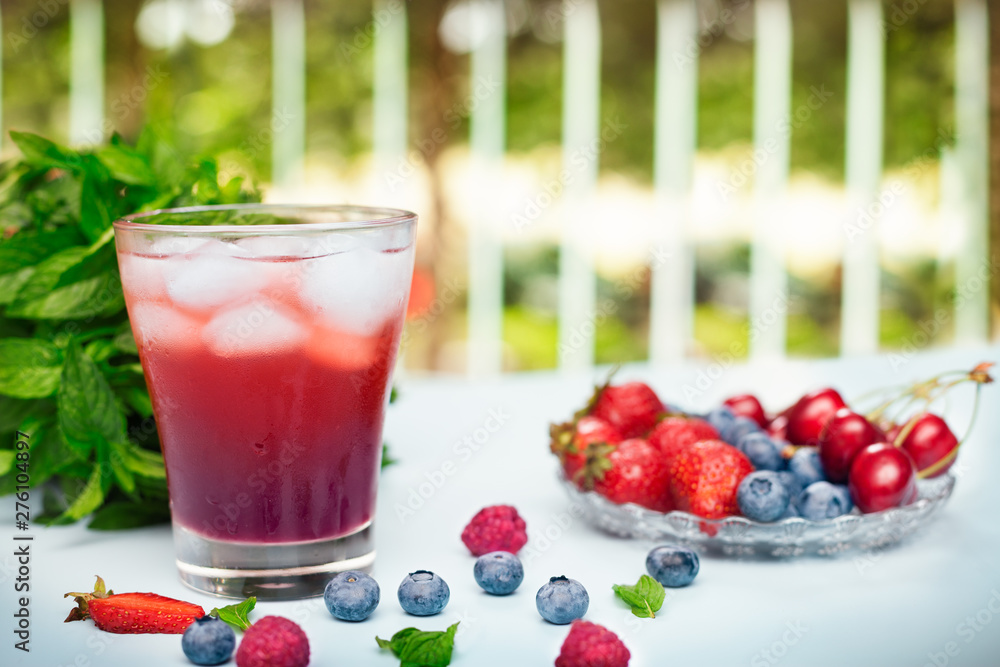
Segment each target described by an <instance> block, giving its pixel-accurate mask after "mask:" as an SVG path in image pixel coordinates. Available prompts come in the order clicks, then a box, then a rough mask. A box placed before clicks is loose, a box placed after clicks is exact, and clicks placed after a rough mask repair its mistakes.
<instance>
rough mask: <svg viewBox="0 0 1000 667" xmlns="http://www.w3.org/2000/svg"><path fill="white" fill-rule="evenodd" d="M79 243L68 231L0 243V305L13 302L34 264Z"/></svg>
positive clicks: (21, 236) (25, 235) (77, 236)
mask: <svg viewBox="0 0 1000 667" xmlns="http://www.w3.org/2000/svg"><path fill="white" fill-rule="evenodd" d="M80 241H82V237H81V236H80V234H79V232H77V231H76V229H74V228H72V227H59V228H58V229H55V230H53V231H49V232H42V233H39V234H36V233H32V232H21V233H19V234H15V235H14V236H12V237H11V238H9V239H5V240H3V241H0V288H2V289H0V303H10V302H11V301H12V300H13V298H14V294H15V293H16V292H17V291H18V290H19V289H20V288H21V285H23V284H24V282H25V281H27V279H28V278H29V277H30V276H31V273H32V271H33V267H34V266H35V265H36V264H38V263H39V262H41V261H43V260H45V259H46V258H47V257H49V256H51V255H54V254H55V253H57V252H60V251H62V250H65V249H67V248H70V247H72V246H74V245H75V244H77V243H79V242H80Z"/></svg>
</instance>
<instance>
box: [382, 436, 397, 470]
mask: <svg viewBox="0 0 1000 667" xmlns="http://www.w3.org/2000/svg"><path fill="white" fill-rule="evenodd" d="M393 463H396V459H394V458H392V456H390V455H389V445H388V444H386V443H384V442H383V443H382V468H385V467H386V466H391V465H392V464H393Z"/></svg>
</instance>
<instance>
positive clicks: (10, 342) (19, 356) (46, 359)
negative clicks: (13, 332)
mask: <svg viewBox="0 0 1000 667" xmlns="http://www.w3.org/2000/svg"><path fill="white" fill-rule="evenodd" d="M62 365H63V360H62V354H61V352H60V351H59V348H57V347H56V346H55V345H53V344H52V343H50V342H48V341H45V340H39V339H33V338H32V339H29V338H3V339H0V394H4V395H6V396H11V397H13V398H44V397H46V396H51V395H52V394H54V393H55V391H56V389H57V388H58V387H59V376H60V374H61V373H62Z"/></svg>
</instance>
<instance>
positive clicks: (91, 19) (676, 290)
mask: <svg viewBox="0 0 1000 667" xmlns="http://www.w3.org/2000/svg"><path fill="white" fill-rule="evenodd" d="M220 1H221V0H220ZM954 1H955V26H956V27H955V79H956V94H955V107H956V108H955V118H956V128H955V130H956V145H955V148H954V159H953V163H954V170H955V181H956V182H957V183H959V184H960V191H959V192H958V195H957V196H956V197H954V198H953V199H954V201H953V202H951V204H950V205H952V206H954V207H955V208H956V211H954V214H953V218H954V219H955V220H957V221H959V223H958V224H961V225H962V226H963V230H962V238H963V246H962V249H961V251H960V253H959V255H958V258H957V261H956V267H957V275H956V279H957V283H958V284H960V285H962V284H968V283H969V282H970V281H974V280H975V279H976V273H977V272H978V271H980V270H981V267H983V266H984V265H986V264H987V254H988V243H987V240H988V236H987V234H988V231H987V225H988V221H987V201H988V199H987V197H988V194H987V163H988V155H987V138H988V103H987V97H988V95H987V90H988V51H989V29H988V21H987V10H986V2H985V0H954ZM470 2H473V3H474V4H473V5H472V7H471V9H470V12H469V15H470V16H471V17H473V18H474V19H475V20H478V21H480V22H481V25H486V26H489V30H488V31H487V32H488V36H487V37H486V38H485V39H484V40H481V42H480V43H479V44H478V46H477V47H476V48H475V49H474V50H473V51H472V53H471V55H470V57H471V68H470V76H471V77H472V80H473V81H477V80H480V78H481V77H486V78H490V77H492V78H493V79H494V80H499V81H500V82H501V87H502V88H505V86H506V30H505V29H504V21H505V11H504V7H503V2H502V0H470ZM908 6H909V5H906V4H905V3H904V5H903V7H904V9H903V10H902V11H904V12H905V11H906V10H905V7H908ZM70 11H71V25H72V29H71V32H70V36H71V41H72V45H71V51H70V52H71V57H72V70H71V85H70V91H71V95H70V117H71V127H70V138H71V140H73V141H84V140H85V139H86V137H85V135H84V132H85V131H86V129H87V128H93V127H99V126H100V125H101V121H102V119H103V108H104V93H103V74H102V73H103V71H104V68H103V52H104V49H105V43H104V38H103V23H104V19H103V7H102V3H101V1H100V0H71V9H70ZM753 11H754V26H755V27H754V30H755V36H754V38H755V50H754V67H755V72H754V110H753V113H754V124H753V127H754V143H755V146H756V147H757V148H758V149H761V150H765V151H766V152H767V153H768V155H769V158H768V159H767V160H765V161H763V163H762V164H761V165H760V166H759V168H758V171H757V173H756V175H755V190H754V207H755V222H754V232H753V238H752V245H751V271H750V306H749V308H750V317H751V321H754V319H760V318H763V317H767V316H773V313H768V312H767V311H768V309H769V308H771V305H772V303H773V302H774V300H775V297H776V295H782V294H786V293H787V283H788V277H787V272H786V270H785V267H784V248H783V246H782V237H781V235H780V234H778V233H775V229H774V227H773V225H774V222H773V221H774V220H775V219H776V218H777V216H775V215H773V211H775V210H776V208H777V207H780V206H782V197H783V194H784V192H785V188H786V185H787V182H788V168H789V152H790V145H791V142H792V141H794V139H795V137H794V136H793V135H791V134H790V133H787V132H786V133H782V132H778V133H776V132H775V128H776V127H778V126H779V124H780V123H781V122H782V120H785V121H787V120H788V119H789V118H790V116H791V113H792V109H791V67H792V58H793V53H792V30H793V28H794V26H793V25H792V20H791V13H790V10H789V4H788V0H756V2H755V3H754V6H753ZM847 11H848V15H849V34H848V62H847V74H848V76H847V137H846V155H845V164H846V180H847V191H848V200H849V204H848V206H847V208H846V209H845V211H844V218H845V223H847V222H850V221H851V219H852V218H856V217H857V211H858V210H859V209H861V208H863V207H865V206H866V205H868V204H870V203H871V202H874V201H876V200H877V199H878V196H879V189H880V187H881V183H882V175H883V169H882V165H883V160H882V143H883V142H882V139H883V127H884V124H885V123H886V122H891V119H886V118H885V114H884V88H885V85H884V84H885V82H884V75H885V63H884V61H885V55H884V43H885V34H886V28H887V26H891V24H889V23H887V21H888V20H889V19H887V17H884V16H883V5H882V3H881V2H880V0H848V1H847ZM562 14H563V29H564V35H563V59H564V80H563V99H564V112H563V130H562V144H563V155H564V160H565V161H566V163H567V165H568V163H569V160H570V156H571V155H572V154H573V153H574V151H575V150H577V149H578V148H580V147H583V146H587V145H589V144H590V143H591V142H593V141H595V140H597V139H598V138H599V133H600V108H599V107H600V104H599V100H600V86H601V80H600V62H601V61H600V58H601V39H600V34H601V33H600V16H599V13H598V8H597V2H596V0H563V5H562ZM657 15H658V18H657V39H658V46H657V65H656V77H655V82H656V83H655V87H656V89H655V98H654V99H653V100H651V101H650V102H651V104H654V105H655V117H656V125H655V150H654V165H653V166H654V174H655V189H656V193H657V196H658V201H659V202H660V206H659V209H658V210H659V215H660V219H661V226H660V228H659V229H658V231H657V238H655V239H651V242H653V243H657V244H658V246H659V247H660V248H661V249H662V251H663V252H662V253H661V256H667V257H669V258H670V259H669V261H661V262H656V263H654V264H653V265H652V266H651V270H652V274H653V275H652V295H651V313H650V322H651V327H650V347H649V349H650V360H651V362H653V363H667V362H672V361H676V360H679V359H682V358H683V357H684V356H685V350H686V346H687V344H688V341H690V340H691V338H692V336H693V313H694V262H693V252H692V246H691V243H690V230H691V229H692V226H693V225H696V224H697V221H695V220H692V219H691V214H690V210H691V206H690V204H691V185H692V172H693V164H694V154H695V150H696V148H697V147H696V145H695V137H696V131H695V130H696V110H697V104H698V101H697V71H698V70H697V53H698V48H697V44H698V40H699V36H700V33H699V30H700V28H699V18H698V14H697V7H696V0H658V2H657ZM373 17H374V18H373V23H374V24H375V25H377V26H378V29H377V31H375V36H374V46H373V49H374V76H375V80H374V100H373V108H374V146H373V152H374V155H375V165H376V168H377V169H382V171H383V172H384V171H385V170H386V169H385V166H386V165H394V164H397V163H398V162H399V160H401V159H404V158H405V156H406V154H407V149H408V134H407V114H408V106H407V103H408V91H407V57H406V53H407V10H406V3H405V2H404V1H403V0H374V6H373ZM897 18H898V17H897ZM904 18H905V17H904ZM893 20H896V18H894V19H893ZM272 25H273V56H272V57H273V66H274V76H273V79H274V90H273V104H274V108H275V110H279V109H280V110H287V112H288V113H287V114H285V115H286V116H288V117H290V118H291V120H290V126H289V127H288V128H286V130H285V131H283V132H280V133H275V136H274V143H273V149H272V150H273V173H272V178H273V181H274V183H276V184H288V183H294V182H296V180H297V179H298V178H299V177H300V174H301V169H302V164H303V157H304V153H305V145H306V141H305V136H306V134H305V132H306V128H305V117H306V115H305V91H306V87H305V82H306V72H305V35H306V30H305V26H306V16H305V10H304V5H303V0H272ZM692 46H695V47H696V48H692ZM505 99H506V98H505V95H491V96H489V98H488V99H486V100H485V101H484V103H482V104H479V105H477V106H476V108H475V109H474V110H473V111H472V114H471V118H470V125H471V131H470V132H471V136H470V137H469V145H470V149H471V153H472V156H473V168H474V169H476V170H477V173H479V174H481V175H482V177H490V175H492V174H495V173H496V170H497V169H498V168H499V166H500V165H501V164H502V161H503V159H504V148H505V133H504V126H505ZM598 166H599V165H598V164H597V161H596V160H592V161H589V163H588V165H587V167H586V169H585V171H584V172H583V173H580V174H578V177H575V178H574V179H573V181H572V183H570V184H568V185H567V187H566V189H565V192H564V194H563V198H564V207H563V210H564V211H565V213H564V215H566V216H568V217H567V220H566V221H565V224H563V230H564V232H563V237H562V242H561V249H560V266H559V310H558V317H559V343H560V345H561V346H568V347H572V348H573V349H575V350H577V351H578V352H577V353H575V354H571V355H565V356H564V357H563V358H562V360H561V363H562V365H563V366H564V367H587V366H589V365H592V364H593V360H594V354H593V352H594V336H593V332H594V326H593V324H594V323H593V321H592V320H593V317H594V316H593V313H594V305H595V300H596V286H597V280H596V275H595V270H594V264H593V260H592V258H591V257H590V256H589V255H588V252H587V251H586V250H585V249H584V248H582V247H581V246H580V243H579V240H578V239H579V236H580V235H579V234H575V233H574V227H573V222H574V211H580V210H583V209H584V208H585V207H587V206H588V200H589V198H591V197H592V196H593V193H594V190H595V187H596V183H597V176H598ZM470 224H471V228H470V230H469V243H468V252H469V262H468V265H469V267H470V269H469V276H468V289H469V295H468V303H469V327H468V351H469V356H468V368H469V371H470V373H473V374H477V375H480V374H491V373H497V372H499V371H500V370H501V365H502V345H501V339H502V322H503V311H502V305H503V293H502V285H503V275H502V274H503V248H502V244H501V242H500V241H499V239H498V238H497V237H496V233H495V231H492V230H494V229H495V225H494V224H493V221H491V220H490V219H489V217H488V216H484V217H480V218H477V219H475V220H472V221H470ZM802 224H809V221H808V220H805V221H803V223H802ZM877 242H878V241H877V235H876V234H863V235H860V236H859V237H858V238H857V239H856V240H855V242H852V243H848V244H846V245H845V253H844V257H843V304H842V319H841V352H842V354H845V355H853V354H864V353H870V352H874V351H875V350H877V349H878V327H879V307H880V303H879V258H878V246H877ZM955 323H956V334H957V338H958V339H959V340H963V341H982V340H986V338H987V336H988V327H989V305H988V294H987V290H986V289H979V290H975V291H971V292H970V294H969V298H968V299H967V300H966V302H965V304H964V306H963V307H962V308H959V309H957V310H956V312H955ZM581 341H582V342H581ZM785 349H786V326H785V320H784V316H782V317H779V321H777V322H775V323H774V324H772V325H770V326H767V327H762V328H761V329H760V335H759V336H758V337H757V338H756V339H755V340H754V341H752V342H751V347H750V354H751V356H753V357H781V356H783V355H784V354H785Z"/></svg>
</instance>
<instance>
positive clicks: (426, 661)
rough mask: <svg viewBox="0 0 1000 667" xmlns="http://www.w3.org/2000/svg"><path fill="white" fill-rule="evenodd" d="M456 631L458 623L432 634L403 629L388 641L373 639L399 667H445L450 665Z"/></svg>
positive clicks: (414, 629) (413, 629)
mask: <svg viewBox="0 0 1000 667" xmlns="http://www.w3.org/2000/svg"><path fill="white" fill-rule="evenodd" d="M457 630H458V623H455V624H454V625H451V626H449V627H448V629H447V630H444V631H434V632H425V631H423V630H418V629H417V628H404V629H403V630H400V631H399V632H397V633H396V634H394V635H393V636H392V639H390V640H385V639H380V638H379V637H375V642H376V643H377V644H378V645H379V647H380V648H383V649H389V650H391V651H392V652H393V654H395V656H396V657H397V658H399V660H400V665H401V667H446V666H447V665H450V664H451V653H452V650H453V649H454V647H455V632H456V631H457Z"/></svg>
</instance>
